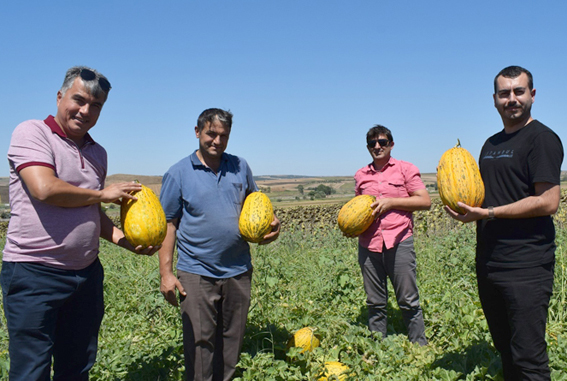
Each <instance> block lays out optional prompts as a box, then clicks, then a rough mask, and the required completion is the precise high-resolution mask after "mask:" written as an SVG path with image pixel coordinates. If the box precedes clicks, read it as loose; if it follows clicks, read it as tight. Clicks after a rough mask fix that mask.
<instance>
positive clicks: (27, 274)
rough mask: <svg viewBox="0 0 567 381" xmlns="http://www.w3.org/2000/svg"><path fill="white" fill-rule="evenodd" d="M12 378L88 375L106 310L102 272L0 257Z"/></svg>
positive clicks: (84, 377) (93, 267)
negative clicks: (6, 259)
mask: <svg viewBox="0 0 567 381" xmlns="http://www.w3.org/2000/svg"><path fill="white" fill-rule="evenodd" d="M0 277H1V279H0V282H1V283H2V293H3V298H4V300H3V305H4V314H5V315H6V321H7V325H8V334H9V339H10V343H9V352H10V380H11V381H18V380H21V381H40V380H41V381H43V380H49V379H50V373H51V360H52V357H53V372H54V376H53V380H57V381H62V380H69V381H71V380H73V381H77V380H88V378H89V376H88V373H89V370H90V369H91V368H92V366H93V365H94V363H95V359H96V351H97V342H98V331H99V328H100V324H101V322H102V317H103V314H104V300H103V288H102V282H103V278H104V272H103V269H102V265H101V264H100V262H99V260H98V259H97V260H96V261H95V262H94V263H93V264H91V265H90V266H88V267H87V268H85V269H83V270H77V271H72V270H61V269H55V268H52V267H47V266H44V265H41V264H37V263H24V262H2V272H1V274H0Z"/></svg>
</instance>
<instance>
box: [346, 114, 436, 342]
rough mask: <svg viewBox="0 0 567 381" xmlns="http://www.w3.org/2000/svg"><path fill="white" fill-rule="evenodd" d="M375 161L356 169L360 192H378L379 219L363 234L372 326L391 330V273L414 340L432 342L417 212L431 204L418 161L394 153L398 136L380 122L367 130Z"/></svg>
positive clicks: (361, 261)
mask: <svg viewBox="0 0 567 381" xmlns="http://www.w3.org/2000/svg"><path fill="white" fill-rule="evenodd" d="M366 142H367V148H368V152H370V155H371V156H372V163H370V164H368V165H367V166H365V167H363V168H361V169H359V170H358V171H357V172H356V174H355V175H354V180H355V193H356V195H361V194H369V195H373V196H376V202H374V203H373V204H372V208H373V209H374V212H373V214H374V215H375V217H376V220H375V221H374V222H373V223H372V225H371V226H370V228H368V230H366V231H365V232H364V233H362V234H361V235H360V236H359V238H358V243H359V251H358V261H359V264H360V268H361V270H362V277H363V280H364V289H365V291H366V296H367V299H366V304H367V306H368V315H369V316H368V328H369V329H370V330H371V331H375V332H380V333H381V334H382V337H386V333H387V311H386V306H387V305H388V289H387V284H388V279H387V278H388V277H389V278H390V280H391V281H392V284H393V286H394V291H395V294H396V299H397V301H398V306H399V307H400V310H401V311H402V316H403V319H404V323H405V325H406V327H407V329H408V336H409V339H410V341H411V342H417V343H419V344H420V345H426V344H427V338H426V337H425V326H424V323H423V314H422V312H421V307H420V305H419V292H418V289H417V282H416V259H415V250H414V246H413V219H412V212H413V211H415V210H426V209H429V208H430V206H431V200H430V198H429V193H428V192H427V190H426V188H425V185H424V184H423V181H421V175H420V173H419V170H418V169H417V167H416V166H415V165H413V164H411V163H408V162H405V161H401V160H396V159H394V158H393V157H392V156H391V151H392V148H394V139H393V137H392V133H391V131H390V130H389V129H388V128H386V127H384V126H380V125H376V126H374V127H372V128H371V129H370V130H369V131H368V133H367V134H366Z"/></svg>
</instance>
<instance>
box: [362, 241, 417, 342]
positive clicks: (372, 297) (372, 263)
mask: <svg viewBox="0 0 567 381" xmlns="http://www.w3.org/2000/svg"><path fill="white" fill-rule="evenodd" d="M358 262H359V264H360V269H361V270H362V278H363V280H364V290H365V291H366V305H367V306H368V328H369V329H370V330H371V331H375V332H380V333H381V334H382V337H386V333H387V330H388V321H387V310H386V307H387V305H388V279H387V278H390V281H391V282H392V285H393V286H394V292H395V294H396V299H397V301H398V306H399V307H400V311H401V312H402V316H403V319H404V324H405V325H406V327H407V330H408V337H409V340H410V341H411V342H412V343H415V342H417V343H419V344H420V345H426V344H427V338H426V337H425V325H424V323H423V313H422V312H421V306H420V305H419V292H418V289H417V281H416V266H417V265H416V259H415V250H414V247H413V236H412V237H409V238H407V239H405V240H404V241H402V242H400V243H399V244H398V245H397V246H394V247H393V248H391V249H388V250H386V249H385V248H384V250H383V251H382V253H376V252H373V251H370V250H368V249H366V248H364V247H361V246H359V247H358Z"/></svg>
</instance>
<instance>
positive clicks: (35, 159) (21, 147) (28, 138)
mask: <svg viewBox="0 0 567 381" xmlns="http://www.w3.org/2000/svg"><path fill="white" fill-rule="evenodd" d="M46 131H47V132H48V131H49V130H48V129H47V128H45V131H43V130H42V128H41V127H40V126H37V125H35V124H31V123H30V122H24V123H21V124H20V125H18V126H17V127H16V129H15V130H14V132H13V133H12V140H11V141H10V148H9V149H8V161H9V162H10V164H11V165H12V166H13V168H14V169H15V170H16V172H19V171H20V170H21V169H22V168H25V167H26V166H30V165H43V166H46V167H49V168H52V169H55V158H54V156H53V150H52V148H51V146H50V144H49V140H48V139H47V137H46V136H45V132H46Z"/></svg>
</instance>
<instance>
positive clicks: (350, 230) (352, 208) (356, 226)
mask: <svg viewBox="0 0 567 381" xmlns="http://www.w3.org/2000/svg"><path fill="white" fill-rule="evenodd" d="M374 201H376V197H374V196H371V195H368V194H363V195H359V196H356V197H354V198H353V199H351V200H350V201H349V202H347V203H346V204H344V206H343V207H342V208H341V210H340V211H339V217H338V220H337V222H338V224H339V229H341V231H342V232H343V233H345V234H347V235H349V236H357V235H360V234H362V233H364V231H365V230H366V229H368V228H369V227H370V225H372V222H373V221H374V216H373V215H372V208H371V207H370V205H371V204H372V203H373V202H374Z"/></svg>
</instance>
